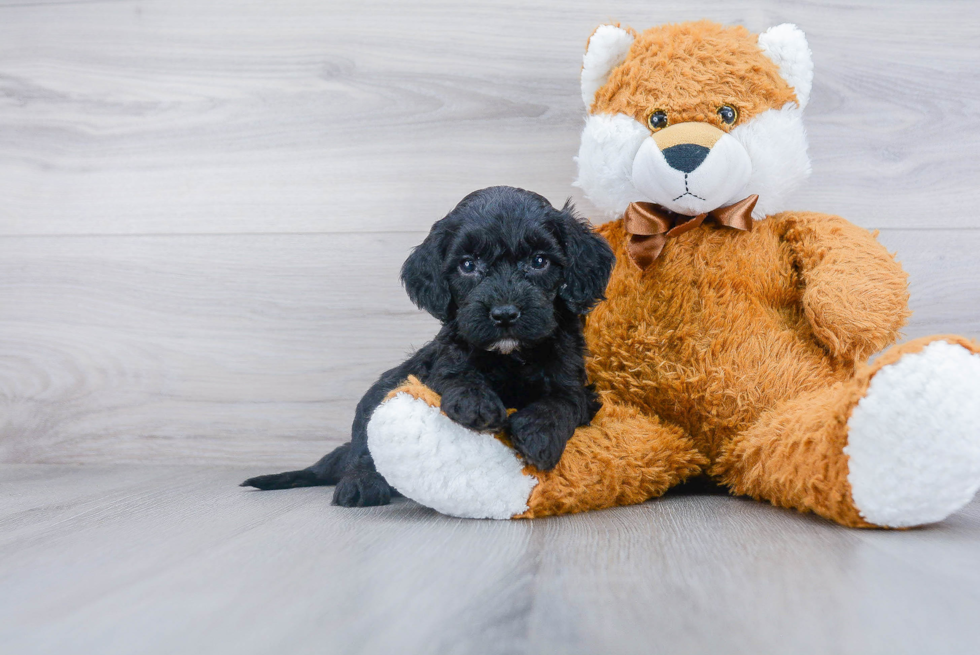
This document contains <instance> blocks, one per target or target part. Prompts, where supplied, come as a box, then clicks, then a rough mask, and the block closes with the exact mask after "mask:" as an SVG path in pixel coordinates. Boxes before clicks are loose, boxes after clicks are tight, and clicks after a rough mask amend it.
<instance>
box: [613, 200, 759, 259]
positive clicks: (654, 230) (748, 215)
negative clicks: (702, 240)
mask: <svg viewBox="0 0 980 655" xmlns="http://www.w3.org/2000/svg"><path fill="white" fill-rule="evenodd" d="M758 200H759V196H757V195H751V196H749V197H748V198H745V199H744V200H739V201H738V202H736V203H735V204H734V205H728V206H727V207H719V208H718V209H713V210H711V211H710V212H708V213H706V214H698V215H697V216H685V215H684V214H678V213H676V212H672V211H670V210H669V209H666V208H665V207H661V206H660V205H655V204H653V203H652V202H633V203H630V206H629V207H627V208H626V214H624V216H623V226H624V227H625V228H626V233H627V234H628V235H629V241H628V242H627V244H626V252H627V253H628V254H629V256H630V259H631V260H632V261H633V263H634V264H636V266H637V267H639V268H640V270H643V269H645V268H646V267H647V266H649V265H650V264H652V263H653V262H654V260H655V259H656V258H657V257H659V256H660V253H661V251H662V250H663V249H664V244H666V243H667V239H669V238H672V237H676V236H679V235H681V234H684V233H685V232H687V231H689V230H693V229H694V228H696V227H698V226H700V225H701V224H703V223H704V222H705V221H712V222H715V223H718V224H719V225H722V226H724V227H731V228H735V229H736V230H744V231H746V232H751V231H752V210H753V209H754V208H755V203H756V202H757V201H758Z"/></svg>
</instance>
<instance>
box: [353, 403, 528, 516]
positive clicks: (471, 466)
mask: <svg viewBox="0 0 980 655" xmlns="http://www.w3.org/2000/svg"><path fill="white" fill-rule="evenodd" d="M367 433H368V449H369V450H370V451H371V456H372V457H373V458H374V464H375V466H376V467H377V469H378V472H379V473H381V475H383V476H384V477H385V479H386V480H387V481H388V483H389V484H391V486H393V487H394V488H395V489H397V490H398V491H399V492H401V493H402V494H403V495H405V496H406V497H407V498H411V499H412V500H414V501H415V502H417V503H420V504H422V505H425V506H426V507H431V508H432V509H434V510H436V511H438V512H441V513H443V514H448V515H450V516H459V517H463V518H481V519H482V518H486V519H509V518H511V517H513V516H514V515H515V514H521V513H522V512H524V511H526V510H527V500H528V498H529V497H530V495H531V490H532V489H533V488H534V486H535V485H536V484H537V479H536V478H535V477H533V476H530V475H525V474H524V473H523V469H524V464H523V462H521V460H520V459H519V458H518V456H517V454H516V453H515V452H514V451H513V450H511V449H510V448H508V447H507V446H505V445H504V444H503V443H501V442H500V441H499V440H497V439H495V438H494V437H493V436H492V435H490V434H484V433H480V432H475V431H473V430H469V429H467V428H464V427H463V426H461V425H459V424H458V423H454V422H453V421H451V420H450V419H449V417H447V416H446V415H445V414H443V413H442V412H441V411H440V410H439V408H437V407H432V406H430V405H429V404H428V403H426V402H425V401H423V400H419V399H417V398H414V397H412V396H410V395H409V394H407V393H399V394H396V395H395V396H394V397H393V398H391V399H389V400H387V401H385V402H384V403H382V404H381V405H380V406H378V408H377V409H375V410H374V414H373V415H372V416H371V421H370V422H369V423H368V428H367Z"/></svg>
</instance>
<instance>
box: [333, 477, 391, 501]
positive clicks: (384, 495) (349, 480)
mask: <svg viewBox="0 0 980 655" xmlns="http://www.w3.org/2000/svg"><path fill="white" fill-rule="evenodd" d="M392 491H394V490H393V489H392V488H391V485H389V484H388V481H387V480H385V479H384V477H383V476H382V475H381V474H380V473H378V472H377V471H358V470H354V471H347V472H346V473H344V475H343V477H341V478H340V481H339V482H338V483H337V487H336V488H335V489H334V490H333V504H334V505H340V506H341V507H373V506H375V505H387V504H388V503H390V502H391V494H392Z"/></svg>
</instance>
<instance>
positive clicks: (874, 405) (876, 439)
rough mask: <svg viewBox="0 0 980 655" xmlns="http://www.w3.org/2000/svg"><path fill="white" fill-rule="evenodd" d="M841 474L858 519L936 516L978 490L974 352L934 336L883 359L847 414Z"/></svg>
mask: <svg viewBox="0 0 980 655" xmlns="http://www.w3.org/2000/svg"><path fill="white" fill-rule="evenodd" d="M847 425H848V444H847V446H846V447H845V449H844V452H845V454H846V455H847V456H848V481H849V482H850V485H851V497H852V499H853V501H854V504H855V506H856V507H857V509H858V511H859V512H860V514H861V516H862V518H864V519H865V520H866V521H868V522H870V523H873V524H875V525H880V526H884V527H892V528H900V527H909V526H914V525H923V524H926V523H934V522H936V521H940V520H942V519H944V518H946V517H947V516H949V515H950V514H952V513H953V512H955V511H956V510H958V509H960V508H962V507H963V506H964V505H966V504H967V503H968V502H970V500H971V499H972V498H973V496H974V495H975V494H976V492H977V490H978V489H980V354H975V353H972V352H970V350H968V349H967V348H965V347H963V346H961V345H956V344H953V343H949V342H947V341H942V340H940V341H934V342H932V343H930V344H929V345H927V346H926V347H925V348H923V349H922V350H921V351H919V352H916V353H909V354H905V355H903V356H902V357H901V359H899V360H898V361H897V362H895V363H893V364H889V365H887V366H884V367H883V368H882V369H881V370H879V371H878V372H877V373H875V375H874V377H873V378H872V379H871V383H870V386H869V387H868V390H867V393H866V395H865V397H864V398H862V399H861V400H860V401H859V402H858V404H857V406H856V407H855V408H854V410H853V411H852V413H851V417H850V420H849V421H848V424H847Z"/></svg>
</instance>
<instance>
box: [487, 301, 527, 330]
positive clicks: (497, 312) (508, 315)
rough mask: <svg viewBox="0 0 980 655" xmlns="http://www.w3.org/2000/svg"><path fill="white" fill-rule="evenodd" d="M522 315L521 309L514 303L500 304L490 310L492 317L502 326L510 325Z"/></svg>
mask: <svg viewBox="0 0 980 655" xmlns="http://www.w3.org/2000/svg"><path fill="white" fill-rule="evenodd" d="M520 317H521V310H519V309H518V308H517V307H515V306H514V305H498V306H496V307H494V308H493V309H491V310H490V318H491V319H492V320H493V322H494V323H496V324H497V325H498V326H500V327H504V326H506V325H510V324H511V323H513V322H514V321H516V320H517V319H519V318H520Z"/></svg>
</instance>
